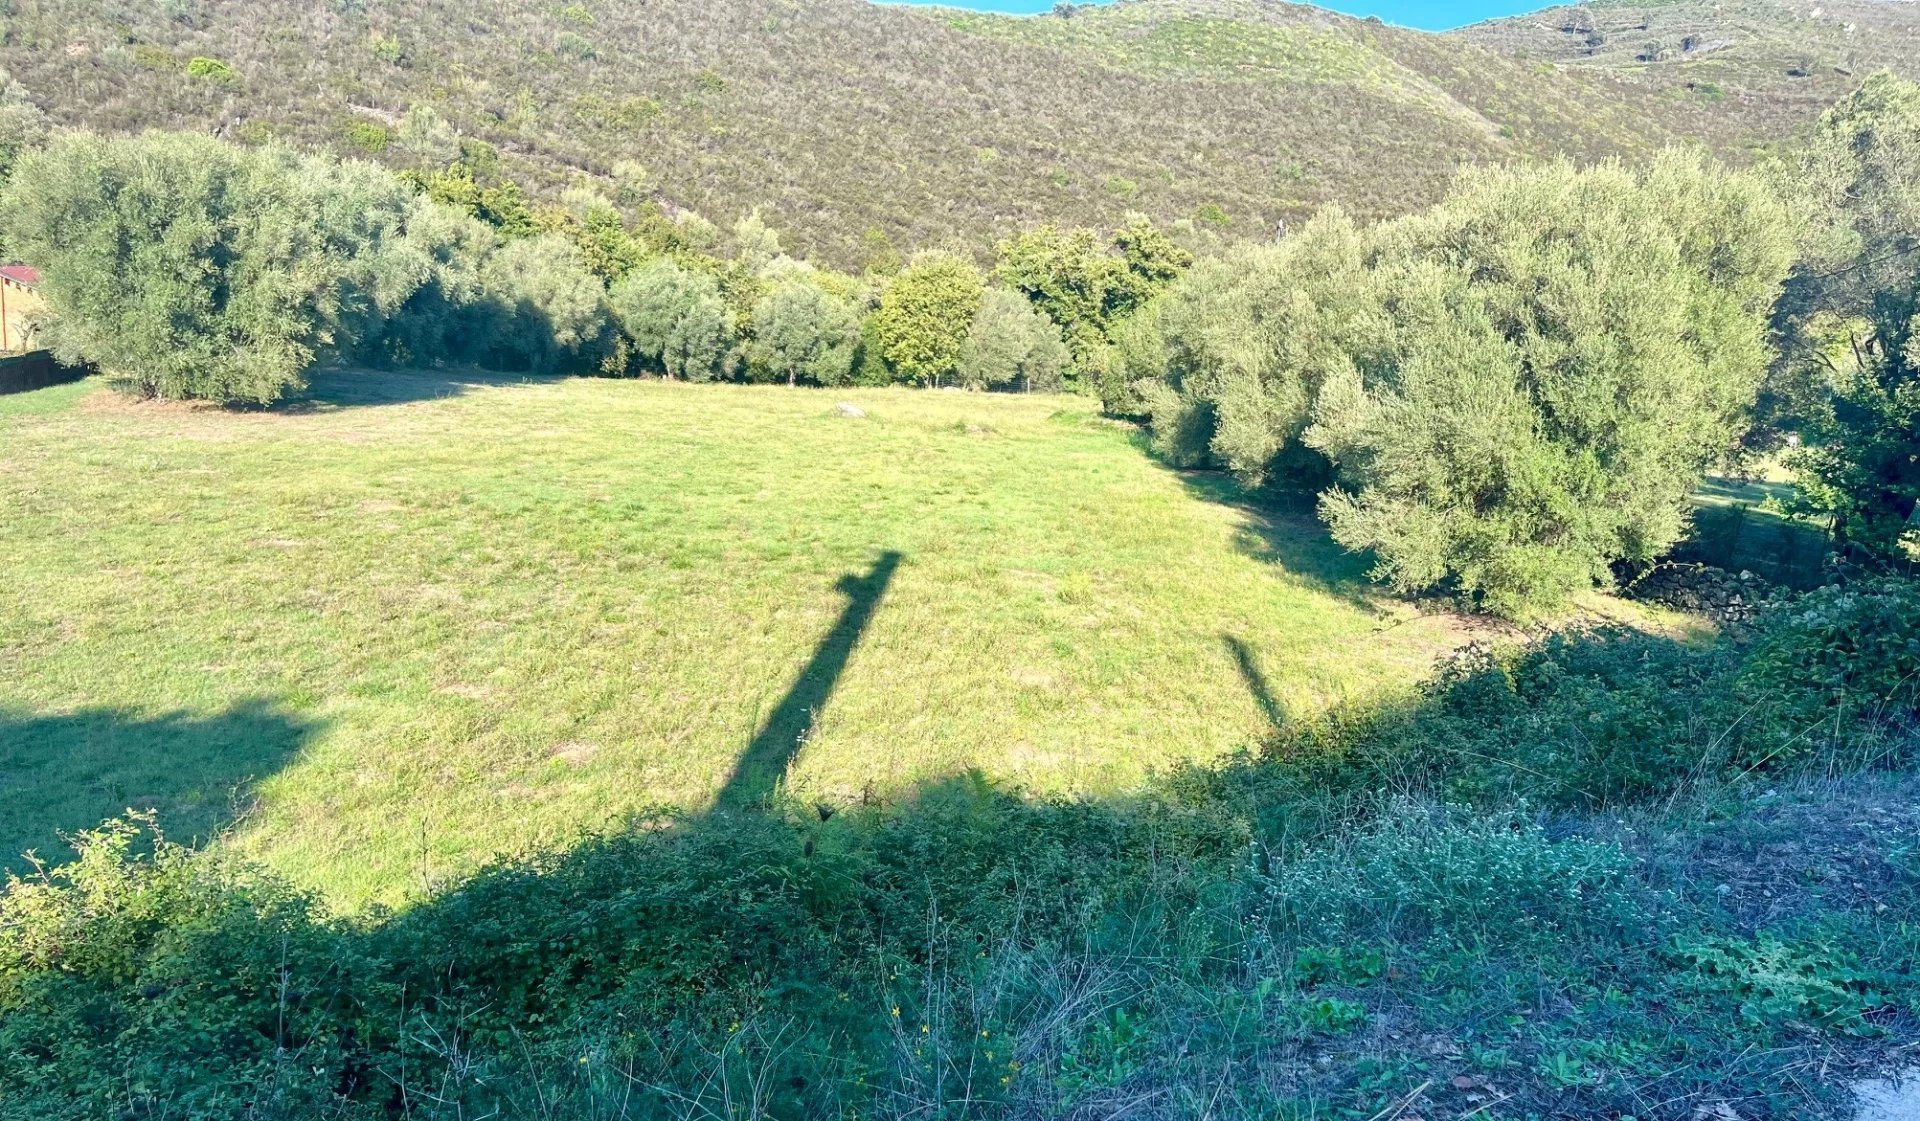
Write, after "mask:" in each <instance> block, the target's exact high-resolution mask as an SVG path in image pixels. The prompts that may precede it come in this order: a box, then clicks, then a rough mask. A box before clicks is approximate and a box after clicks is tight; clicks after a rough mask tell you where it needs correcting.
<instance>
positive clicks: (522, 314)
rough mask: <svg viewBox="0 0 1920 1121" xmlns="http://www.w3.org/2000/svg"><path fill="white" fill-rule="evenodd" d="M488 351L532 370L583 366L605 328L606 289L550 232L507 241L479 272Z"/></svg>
mask: <svg viewBox="0 0 1920 1121" xmlns="http://www.w3.org/2000/svg"><path fill="white" fill-rule="evenodd" d="M480 283H481V289H482V293H483V299H484V300H485V302H486V304H487V309H486V310H487V314H488V316H489V318H490V324H489V326H490V327H491V330H490V332H489V338H490V340H491V343H492V349H493V352H494V353H495V354H496V355H498V356H499V357H500V358H501V359H502V360H504V361H506V362H509V363H512V364H514V365H517V366H520V367H522V368H524V369H526V370H528V371H530V372H532V373H538V374H551V373H558V372H561V371H563V370H566V369H569V368H575V369H577V368H581V367H584V366H585V365H586V364H587V363H588V362H589V361H590V360H591V358H592V357H593V356H594V354H595V348H596V346H597V345H598V344H600V343H601V342H602V341H603V336H604V334H605V332H606V328H607V298H606V289H605V287H603V286H602V285H601V283H600V280H599V278H598V277H596V276H594V275H593V274H592V273H591V272H588V271H587V268H586V266H585V265H584V264H583V263H582V262H581V260H580V254H579V252H578V251H577V250H575V249H574V247H573V244H572V243H571V242H569V241H568V240H567V239H566V238H563V237H561V236H559V235H558V234H541V235H539V236H537V237H529V238H515V239H513V240H510V241H508V242H507V243H506V244H504V245H502V246H501V247H500V248H499V249H498V250H497V251H496V252H494V253H493V254H492V255H491V256H490V257H489V258H488V259H487V262H486V264H485V265H484V266H483V267H482V269H481V272H480Z"/></svg>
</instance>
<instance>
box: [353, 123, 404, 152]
mask: <svg viewBox="0 0 1920 1121" xmlns="http://www.w3.org/2000/svg"><path fill="white" fill-rule="evenodd" d="M341 132H342V134H343V135H345V136H346V138H347V143H348V144H351V145H353V146H354V147H355V148H358V149H359V150H360V151H362V152H366V153H368V154H369V155H376V156H377V155H379V154H380V153H381V152H384V151H386V150H387V145H389V144H392V143H393V132H392V130H390V129H388V128H387V126H385V125H383V124H381V123H379V122H378V121H361V120H353V121H348V122H347V123H346V126H345V127H344V128H343V129H342V130H341Z"/></svg>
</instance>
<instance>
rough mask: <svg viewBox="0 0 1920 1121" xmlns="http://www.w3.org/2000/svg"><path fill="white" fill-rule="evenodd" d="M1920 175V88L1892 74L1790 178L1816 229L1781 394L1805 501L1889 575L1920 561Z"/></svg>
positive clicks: (1816, 144) (1851, 102)
mask: <svg viewBox="0 0 1920 1121" xmlns="http://www.w3.org/2000/svg"><path fill="white" fill-rule="evenodd" d="M1916 167H1920V84H1915V83H1913V82H1907V81H1902V80H1900V79H1898V78H1895V77H1894V76H1892V75H1891V74H1884V73H1882V74H1876V75H1874V76H1873V77H1871V78H1869V79H1868V80H1867V81H1866V83H1865V84H1864V85H1862V86H1861V87H1860V89H1859V90H1857V91H1855V92H1854V94H1853V95H1852V96H1850V97H1848V98H1847V99H1846V100H1845V101H1843V102H1841V103H1840V104H1839V105H1836V106H1835V107H1834V108H1833V109H1832V110H1831V111H1830V112H1828V113H1827V114H1826V116H1825V117H1824V118H1822V120H1821V123H1820V127H1819V129H1817V130H1816V131H1815V133H1814V135H1813V136H1812V138H1811V139H1810V141H1809V142H1808V144H1807V145H1806V146H1805V148H1804V149H1803V150H1802V151H1800V152H1799V153H1797V156H1796V158H1795V159H1794V160H1793V161H1792V166H1791V169H1790V172H1791V173H1790V175H1789V176H1788V177H1787V178H1788V184H1789V189H1791V190H1795V191H1797V192H1799V193H1800V194H1801V195H1802V198H1803V205H1804V206H1805V207H1806V209H1807V210H1808V211H1809V212H1810V213H1811V214H1812V215H1813V227H1814V233H1815V236H1814V237H1813V238H1811V239H1810V241H1811V244H1810V246H1809V250H1808V253H1807V254H1806V260H1805V261H1804V263H1803V264H1802V265H1801V267H1800V268H1799V269H1798V270H1797V271H1796V272H1795V274H1794V276H1793V278H1792V280H1791V282H1790V283H1789V285H1788V292H1787V298H1786V299H1784V300H1783V301H1782V304H1781V308H1780V314H1779V317H1778V318H1779V320H1780V322H1781V326H1782V334H1783V336H1784V337H1785V338H1787V340H1788V341H1789V343H1790V344H1791V345H1790V349H1789V357H1790V359H1791V361H1790V362H1789V363H1787V364H1786V369H1785V371H1784V372H1783V374H1782V376H1781V377H1780V378H1779V379H1777V382H1778V383H1783V384H1784V386H1785V388H1780V386H1779V385H1776V393H1775V395H1776V396H1778V397H1782V398H1785V399H1786V400H1787V402H1788V405H1787V406H1786V411H1787V412H1788V413H1789V417H1790V419H1791V421H1792V422H1793V423H1795V424H1796V426H1797V427H1798V428H1800V429H1801V431H1802V434H1803V435H1805V436H1806V437H1808V440H1807V442H1806V445H1805V446H1804V447H1803V448H1802V449H1801V450H1800V451H1799V452H1798V453H1797V454H1796V455H1795V456H1794V457H1793V460H1794V465H1795V467H1797V468H1798V469H1799V471H1800V475H1801V479H1802V483H1803V486H1802V494H1801V496H1800V502H1799V505H1800V507H1801V508H1802V509H1803V510H1805V511H1807V512H1811V513H1815V514H1817V515H1819V516H1821V517H1822V518H1824V519H1825V520H1826V521H1827V522H1828V524H1829V525H1830V526H1831V527H1832V530H1833V534H1834V537H1835V538H1836V540H1837V542H1838V544H1839V545H1840V547H1841V550H1842V551H1843V552H1844V553H1845V554H1847V555H1848V556H1849V557H1850V558H1852V559H1854V560H1856V561H1859V562H1862V563H1868V564H1877V565H1887V564H1893V565H1900V564H1911V563H1913V562H1914V561H1915V560H1916V559H1920V525H1916V523H1915V520H1914V519H1915V510H1916V507H1920V173H1916V172H1915V170H1914V169H1915V168H1916ZM1794 406H1797V407H1798V413H1799V415H1797V416H1793V415H1792V413H1793V411H1794Z"/></svg>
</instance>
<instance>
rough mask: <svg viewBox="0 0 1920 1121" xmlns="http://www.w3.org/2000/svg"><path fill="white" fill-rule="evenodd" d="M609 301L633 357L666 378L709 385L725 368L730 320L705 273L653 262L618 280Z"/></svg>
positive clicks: (660, 260)
mask: <svg viewBox="0 0 1920 1121" xmlns="http://www.w3.org/2000/svg"><path fill="white" fill-rule="evenodd" d="M609 299H610V301H611V303H612V306H613V314H614V318H615V319H616V320H618V321H619V323H620V328H621V330H622V331H624V332H625V333H626V336H627V339H628V341H629V342H630V343H631V344H632V346H633V350H634V352H635V353H636V354H637V355H638V356H639V357H640V358H641V359H642V360H643V361H645V362H647V363H649V364H650V365H652V366H653V367H654V368H656V369H658V370H659V371H660V372H662V373H664V374H666V375H667V376H668V377H675V378H685V379H686V380H688V381H712V380H713V379H714V378H717V377H720V376H721V375H723V374H725V373H726V372H727V371H728V369H729V368H730V366H731V364H732V361H733V348H734V342H735V332H734V327H733V320H732V317H731V316H730V315H729V314H728V311H727V302H726V300H725V299H724V298H723V297H722V295H721V293H720V283H719V281H718V280H716V279H715V278H714V277H713V276H712V275H711V274H708V273H704V272H697V271H695V270H693V269H690V268H687V267H686V266H684V265H681V264H678V263H676V262H674V261H671V260H668V259H667V258H664V257H661V258H656V259H654V260H652V261H648V262H647V263H646V264H644V265H641V266H640V267H639V268H637V269H635V270H634V271H632V272H630V273H628V274H627V275H626V276H625V277H622V278H621V280H620V281H619V282H618V283H617V284H615V285H614V286H613V291H612V292H611V293H610V295H609Z"/></svg>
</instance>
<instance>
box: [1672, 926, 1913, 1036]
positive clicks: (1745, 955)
mask: <svg viewBox="0 0 1920 1121" xmlns="http://www.w3.org/2000/svg"><path fill="white" fill-rule="evenodd" d="M1668 953H1669V955H1670V956H1671V958H1672V960H1673V961H1674V962H1675V963H1676V964H1677V965H1679V966H1680V967H1681V968H1682V969H1684V970H1686V971H1687V973H1688V974H1689V975H1690V976H1688V977H1686V982H1687V983H1688V984H1689V986H1690V987H1694V988H1697V989H1701V990H1705V991H1707V992H1710V993H1714V994H1717V995H1724V996H1726V997H1728V998H1731V999H1732V1000H1734V1001H1735V1002H1737V1005H1738V1007H1739V1012H1740V1017H1741V1019H1743V1020H1745V1021H1746V1022H1747V1023H1749V1024H1752V1025H1754V1026H1778V1027H1782V1028H1790V1027H1795V1026H1798V1025H1815V1026H1818V1027H1820V1028H1825V1029H1828V1030H1831V1031H1836V1032H1839V1033H1841V1034H1844V1035H1873V1034H1878V1030H1877V1029H1876V1027H1875V1025H1874V1024H1873V1023H1871V1022H1870V1021H1868V1020H1867V1019H1865V1015H1866V1013H1868V1012H1873V1011H1877V1010H1880V1009H1882V1008H1884V1007H1885V1006H1886V1005H1887V995H1886V993H1885V992H1884V991H1883V990H1882V988H1881V985H1882V984H1883V983H1884V981H1886V980H1891V978H1881V977H1878V976H1876V975H1875V974H1874V973H1873V972H1871V971H1868V970H1864V969H1862V968H1861V967H1860V964H1859V961H1858V958H1857V956H1856V955H1854V954H1852V953H1849V952H1847V951H1845V950H1840V949H1835V948H1832V947H1828V946H1819V945H1810V946H1799V945H1793V944H1789V943H1782V942H1781V941H1779V940H1778V939H1776V938H1773V937H1769V936H1765V935H1763V936H1761V937H1760V938H1758V939H1756V940H1753V941H1746V940H1743V939H1734V938H1708V939H1680V940H1676V942H1675V944H1674V945H1673V947H1672V948H1671V949H1670V950H1669V951H1668Z"/></svg>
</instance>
